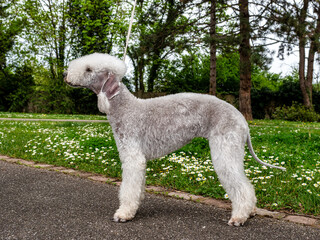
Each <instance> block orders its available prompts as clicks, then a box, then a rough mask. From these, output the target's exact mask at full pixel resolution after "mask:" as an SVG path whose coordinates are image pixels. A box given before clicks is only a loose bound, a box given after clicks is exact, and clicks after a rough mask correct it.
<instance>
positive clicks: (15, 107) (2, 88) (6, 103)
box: [0, 66, 35, 112]
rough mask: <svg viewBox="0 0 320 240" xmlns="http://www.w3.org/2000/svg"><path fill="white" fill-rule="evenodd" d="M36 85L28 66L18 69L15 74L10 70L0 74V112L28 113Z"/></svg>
mask: <svg viewBox="0 0 320 240" xmlns="http://www.w3.org/2000/svg"><path fill="white" fill-rule="evenodd" d="M34 85H35V83H34V79H33V76H32V69H31V68H30V67H28V66H22V67H18V68H17V69H16V70H15V72H12V71H10V70H9V68H6V69H4V71H2V72H0V103H1V104H0V111H16V112H18V111H23V112H25V111H27V106H28V103H29V100H30V98H31V97H32V95H33V86H34Z"/></svg>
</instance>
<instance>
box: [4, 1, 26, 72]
mask: <svg viewBox="0 0 320 240" xmlns="http://www.w3.org/2000/svg"><path fill="white" fill-rule="evenodd" d="M13 4H15V1H6V0H1V1H0V46H1V48H0V71H4V69H5V68H6V67H7V64H6V62H7V61H6V58H7V53H8V52H9V51H11V50H12V47H13V45H14V42H15V39H16V36H17V35H18V33H20V32H21V30H22V29H23V25H24V22H25V19H24V18H21V17H17V16H13V14H10V13H9V12H8V11H7V10H8V9H9V8H10V6H12V5H13ZM3 73H4V74H5V72H3Z"/></svg>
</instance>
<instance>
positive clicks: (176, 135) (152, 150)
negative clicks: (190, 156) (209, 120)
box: [141, 124, 204, 160]
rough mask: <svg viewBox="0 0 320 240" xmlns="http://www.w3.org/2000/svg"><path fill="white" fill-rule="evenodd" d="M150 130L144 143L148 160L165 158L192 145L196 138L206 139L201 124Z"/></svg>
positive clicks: (145, 135)
mask: <svg viewBox="0 0 320 240" xmlns="http://www.w3.org/2000/svg"><path fill="white" fill-rule="evenodd" d="M174 125H175V124H173V125H169V126H166V127H165V126H161V124H160V125H158V126H157V127H154V128H150V129H149V130H148V131H146V132H145V134H144V136H143V137H142V138H143V141H142V142H141V143H142V146H141V148H142V151H143V153H144V155H145V157H146V159H147V160H150V159H155V158H159V157H163V156H165V155H167V154H169V153H171V152H174V151H176V150H178V149H179V148H181V147H183V146H185V145H186V144H188V143H190V142H191V140H192V139H194V138H195V137H204V136H203V134H201V126H200V125H199V124H190V125H180V126H178V127H177V128H174V127H172V126H174Z"/></svg>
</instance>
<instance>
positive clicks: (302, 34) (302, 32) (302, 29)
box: [297, 0, 313, 108]
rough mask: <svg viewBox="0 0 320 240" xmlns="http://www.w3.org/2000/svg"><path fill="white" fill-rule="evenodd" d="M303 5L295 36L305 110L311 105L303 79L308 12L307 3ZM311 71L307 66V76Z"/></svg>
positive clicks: (306, 0)
mask: <svg viewBox="0 0 320 240" xmlns="http://www.w3.org/2000/svg"><path fill="white" fill-rule="evenodd" d="M303 3H304V4H303V8H302V9H301V14H300V18H299V22H300V26H299V28H298V29H297V33H298V34H297V35H298V37H299V82H300V89H301V93H302V97H303V104H304V106H306V107H307V108H311V107H312V104H311V101H310V96H309V94H308V87H307V85H308V84H307V78H306V77H305V67H306V63H305V61H306V53H305V47H306V37H307V36H306V28H307V26H306V17H307V10H308V5H309V1H308V0H304V1H303ZM311 55H312V52H311ZM309 57H310V56H309ZM311 58H312V56H311ZM310 60H312V59H310ZM310 60H308V64H309V63H310ZM310 64H311V63H310ZM312 64H313V63H312ZM311 70H312V74H313V67H312V69H309V66H308V71H309V74H310V73H311ZM311 81H312V80H311ZM311 85H312V84H311Z"/></svg>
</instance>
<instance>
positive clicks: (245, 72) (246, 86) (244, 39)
mask: <svg viewBox="0 0 320 240" xmlns="http://www.w3.org/2000/svg"><path fill="white" fill-rule="evenodd" d="M239 10H240V47H239V54H240V91H239V108H240V112H241V113H242V114H243V115H244V117H245V118H246V120H252V110H251V60H250V57H251V47H250V32H251V31H250V24H249V5H248V0H239Z"/></svg>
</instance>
